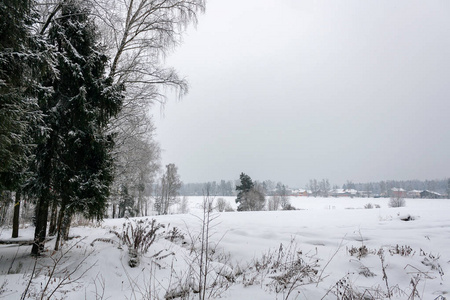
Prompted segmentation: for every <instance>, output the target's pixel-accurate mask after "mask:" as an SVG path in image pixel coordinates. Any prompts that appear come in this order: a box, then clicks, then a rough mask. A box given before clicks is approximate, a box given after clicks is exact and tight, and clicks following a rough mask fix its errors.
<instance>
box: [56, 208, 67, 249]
mask: <svg viewBox="0 0 450 300" xmlns="http://www.w3.org/2000/svg"><path fill="white" fill-rule="evenodd" d="M65 212H66V204H65V202H64V201H63V202H62V203H61V208H60V210H59V214H58V222H57V225H56V242H55V251H58V250H59V246H60V241H61V227H62V221H63V218H64V214H65Z"/></svg>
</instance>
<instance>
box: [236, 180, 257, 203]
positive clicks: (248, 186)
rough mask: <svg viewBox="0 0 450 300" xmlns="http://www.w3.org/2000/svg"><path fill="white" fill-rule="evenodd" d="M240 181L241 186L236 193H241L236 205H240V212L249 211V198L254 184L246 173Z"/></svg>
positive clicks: (238, 186)
mask: <svg viewBox="0 0 450 300" xmlns="http://www.w3.org/2000/svg"><path fill="white" fill-rule="evenodd" d="M240 180H241V184H240V185H237V186H236V191H239V192H238V195H237V198H236V203H238V204H239V206H238V211H244V210H249V207H248V201H247V196H248V193H249V192H250V191H251V190H252V189H253V186H254V184H253V181H252V179H251V178H250V176H248V175H247V174H244V173H241V175H240Z"/></svg>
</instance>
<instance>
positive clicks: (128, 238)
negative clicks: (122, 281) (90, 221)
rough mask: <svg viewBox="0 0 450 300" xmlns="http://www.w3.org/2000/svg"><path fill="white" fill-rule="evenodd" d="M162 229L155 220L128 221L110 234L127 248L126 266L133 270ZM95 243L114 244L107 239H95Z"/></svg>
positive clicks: (161, 225) (162, 226)
mask: <svg viewBox="0 0 450 300" xmlns="http://www.w3.org/2000/svg"><path fill="white" fill-rule="evenodd" d="M161 228H164V225H163V224H160V223H156V220H155V219H152V220H151V221H149V220H148V219H144V220H128V219H127V221H126V222H125V223H124V224H123V227H122V231H121V232H118V231H115V230H111V231H110V232H111V233H113V234H114V235H116V236H117V237H118V238H119V241H120V243H121V245H126V246H127V247H128V255H129V260H128V264H129V266H130V267H132V268H134V267H136V266H138V265H139V261H140V259H139V258H140V256H141V255H142V254H144V253H147V251H148V249H149V248H150V246H151V245H152V244H153V243H154V242H155V240H156V238H157V236H158V231H159V230H160V229H161ZM96 241H101V242H107V243H111V244H114V243H115V241H114V240H111V239H108V238H98V239H95V240H94V241H93V242H92V243H91V245H93V244H94V243H95V242H96Z"/></svg>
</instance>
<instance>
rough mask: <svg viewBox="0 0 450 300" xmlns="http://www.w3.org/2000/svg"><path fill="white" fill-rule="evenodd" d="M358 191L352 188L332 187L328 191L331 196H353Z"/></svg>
mask: <svg viewBox="0 0 450 300" xmlns="http://www.w3.org/2000/svg"><path fill="white" fill-rule="evenodd" d="M357 193H358V191H357V190H354V189H334V190H332V191H331V192H330V195H331V196H332V197H336V198H337V197H355V196H356V195H357Z"/></svg>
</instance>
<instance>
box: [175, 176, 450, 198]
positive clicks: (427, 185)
mask: <svg viewBox="0 0 450 300" xmlns="http://www.w3.org/2000/svg"><path fill="white" fill-rule="evenodd" d="M312 181H314V180H312ZM325 182H328V181H327V180H326V181H325ZM255 183H258V184H261V186H262V188H263V190H264V191H265V192H266V195H269V194H271V191H273V190H274V189H276V187H277V186H278V185H282V183H280V182H279V183H275V182H274V181H271V180H265V181H263V182H258V181H255ZM236 184H239V180H221V181H220V182H216V181H210V182H203V183H183V184H182V185H181V188H180V190H179V194H180V195H182V196H203V195H205V193H206V187H209V191H210V194H211V195H214V196H235V195H236ZM310 185H311V184H307V185H306V186H305V187H304V188H305V189H307V190H310V189H311V187H310ZM328 186H331V185H330V184H328ZM286 188H288V187H287V185H286ZM318 188H319V185H318ZM333 188H334V189H336V188H339V187H338V186H337V185H333ZM342 188H343V189H355V190H358V191H367V192H370V193H371V194H372V195H389V191H390V190H391V189H393V188H402V189H404V190H406V191H412V190H419V191H423V190H429V191H433V192H437V193H440V194H447V195H448V194H449V191H450V178H447V179H435V180H383V181H379V182H369V183H353V182H352V181H347V183H345V184H343V185H342ZM327 189H330V188H329V187H328V188H327ZM288 190H291V189H289V188H288Z"/></svg>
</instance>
